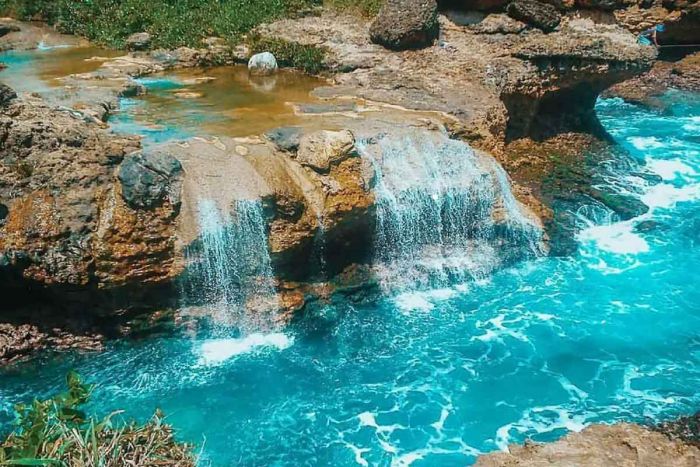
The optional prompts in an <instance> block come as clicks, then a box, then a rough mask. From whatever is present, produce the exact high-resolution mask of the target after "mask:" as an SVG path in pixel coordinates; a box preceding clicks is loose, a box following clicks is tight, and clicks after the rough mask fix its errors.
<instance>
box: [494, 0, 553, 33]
mask: <svg viewBox="0 0 700 467" xmlns="http://www.w3.org/2000/svg"><path fill="white" fill-rule="evenodd" d="M507 11H508V15H509V16H510V17H511V18H513V19H516V20H518V21H522V22H524V23H527V24H529V25H530V26H533V27H536V28H538V29H541V30H542V31H544V32H552V31H554V30H555V29H556V28H557V26H559V23H560V22H561V13H559V11H557V9H556V7H554V6H552V5H549V4H547V3H542V2H538V1H537V0H515V1H513V2H511V3H510V4H509V5H508V10H507Z"/></svg>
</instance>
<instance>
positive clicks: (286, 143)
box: [265, 126, 302, 152]
mask: <svg viewBox="0 0 700 467" xmlns="http://www.w3.org/2000/svg"><path fill="white" fill-rule="evenodd" d="M301 135H302V130H301V128H300V127H296V126H286V127H280V128H275V129H274V130H270V131H268V132H267V133H265V138H267V140H268V141H270V142H272V143H274V144H275V145H276V146H277V147H278V148H280V149H281V150H283V151H288V152H293V151H296V150H297V149H298V148H299V140H300V139H301Z"/></svg>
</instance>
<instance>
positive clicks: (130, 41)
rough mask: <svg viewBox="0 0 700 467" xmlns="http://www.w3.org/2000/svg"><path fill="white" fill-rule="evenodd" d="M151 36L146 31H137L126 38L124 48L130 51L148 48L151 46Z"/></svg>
mask: <svg viewBox="0 0 700 467" xmlns="http://www.w3.org/2000/svg"><path fill="white" fill-rule="evenodd" d="M151 41H152V37H151V35H150V34H149V33H147V32H137V33H135V34H132V35H130V36H129V37H128V38H127V39H126V48H127V50H131V51H142V50H148V49H149V48H150V47H151Z"/></svg>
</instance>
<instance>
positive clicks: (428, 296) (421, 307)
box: [394, 288, 457, 312]
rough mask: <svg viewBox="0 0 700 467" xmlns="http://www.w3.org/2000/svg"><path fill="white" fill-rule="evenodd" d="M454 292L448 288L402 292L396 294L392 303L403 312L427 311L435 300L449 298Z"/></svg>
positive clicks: (439, 300) (433, 306)
mask: <svg viewBox="0 0 700 467" xmlns="http://www.w3.org/2000/svg"><path fill="white" fill-rule="evenodd" d="M456 294H457V291H456V290H454V289H450V288H440V289H433V290H426V291H413V292H404V293H402V294H399V295H397V296H396V298H395V299H394V303H396V306H397V307H398V308H399V310H401V311H403V312H411V311H422V312H428V311H430V310H432V309H433V308H435V302H441V301H445V300H449V299H450V298H452V297H454V296H455V295H456Z"/></svg>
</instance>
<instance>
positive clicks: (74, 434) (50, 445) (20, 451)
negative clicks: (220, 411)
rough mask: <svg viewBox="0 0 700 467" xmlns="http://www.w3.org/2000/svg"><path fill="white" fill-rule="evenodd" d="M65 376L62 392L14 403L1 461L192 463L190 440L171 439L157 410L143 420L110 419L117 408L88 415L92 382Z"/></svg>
mask: <svg viewBox="0 0 700 467" xmlns="http://www.w3.org/2000/svg"><path fill="white" fill-rule="evenodd" d="M66 382H67V385H68V390H67V391H66V392H65V393H62V394H59V395H57V396H54V397H53V398H51V399H48V400H43V401H41V400H34V402H32V403H31V404H28V405H25V404H19V405H17V406H16V407H15V414H16V420H15V429H14V431H13V432H12V433H10V434H9V435H8V436H7V437H6V438H5V439H4V440H3V441H2V442H0V465H37V466H56V467H117V466H125V465H133V466H155V465H158V466H165V467H167V466H170V467H175V466H178V467H194V465H195V459H194V457H193V456H192V454H191V450H190V446H188V445H185V444H180V443H177V442H176V441H175V440H174V437H173V432H172V429H171V427H170V426H168V425H167V424H165V423H163V415H162V414H161V413H160V412H156V414H155V415H154V416H153V418H151V420H149V421H148V422H147V423H145V424H137V423H135V422H132V423H128V424H121V425H117V424H114V423H113V422H112V420H113V419H114V418H115V417H116V416H117V415H118V414H119V413H120V412H114V413H112V414H111V415H109V416H107V417H105V418H103V419H97V418H95V417H92V416H87V415H86V414H85V412H84V410H83V406H84V405H85V404H86V403H87V401H88V399H89V396H90V392H91V390H92V387H91V386H90V385H86V384H84V383H83V382H82V380H81V379H80V377H79V376H78V375H77V374H76V373H74V372H71V373H69V374H68V376H67V378H66Z"/></svg>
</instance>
